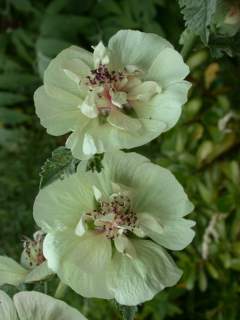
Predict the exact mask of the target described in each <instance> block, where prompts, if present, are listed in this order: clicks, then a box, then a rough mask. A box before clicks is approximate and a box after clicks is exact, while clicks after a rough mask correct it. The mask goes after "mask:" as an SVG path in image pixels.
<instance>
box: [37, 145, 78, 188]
mask: <svg viewBox="0 0 240 320" xmlns="http://www.w3.org/2000/svg"><path fill="white" fill-rule="evenodd" d="M79 162H80V161H79V160H78V159H75V158H73V156H72V153H71V151H70V150H68V149H66V148H65V147H58V148H57V149H55V150H54V151H53V152H52V156H51V158H50V159H47V160H46V162H45V163H44V165H43V166H42V168H41V171H40V188H43V187H45V186H47V185H48V184H50V183H52V182H53V181H55V180H57V179H64V177H65V176H68V175H70V174H73V173H74V172H76V169H77V165H78V164H79Z"/></svg>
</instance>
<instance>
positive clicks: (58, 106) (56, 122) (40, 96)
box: [34, 86, 89, 136]
mask: <svg viewBox="0 0 240 320" xmlns="http://www.w3.org/2000/svg"><path fill="white" fill-rule="evenodd" d="M52 90H53V89H52ZM57 95H58V99H57V98H56V97H52V96H49V95H48V94H47V93H46V90H45V88H44V87H43V86H42V87H40V88H38V89H37V90H36V91H35V93H34V102H35V107H36V113H37V115H38V117H39V118H40V121H41V124H42V125H43V126H44V127H45V128H46V129H47V132H48V133H49V134H52V135H55V136H58V135H62V134H65V133H67V132H69V131H73V130H76V129H77V128H79V127H82V126H84V125H86V123H87V122H88V121H89V119H88V118H87V117H86V116H84V115H83V114H82V113H81V111H80V110H79V108H78V105H77V104H76V99H73V100H71V99H68V102H67V101H63V99H62V98H61V99H60V98H59V93H57V92H56V96H57ZM78 101H79V104H81V103H82V101H81V100H80V99H79V100H78Z"/></svg>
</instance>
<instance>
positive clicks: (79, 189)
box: [33, 173, 95, 232]
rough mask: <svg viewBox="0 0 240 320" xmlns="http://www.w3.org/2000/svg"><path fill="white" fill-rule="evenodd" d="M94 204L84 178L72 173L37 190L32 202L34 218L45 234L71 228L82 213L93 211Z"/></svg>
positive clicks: (90, 189)
mask: <svg viewBox="0 0 240 320" xmlns="http://www.w3.org/2000/svg"><path fill="white" fill-rule="evenodd" d="M94 201H95V200H94V195H93V191H92V186H91V185H90V184H89V183H88V180H87V176H86V175H84V174H82V173H78V174H73V175H71V176H69V177H65V178H64V180H57V181H55V182H53V183H52V184H50V185H48V186H46V187H45V188H43V189H41V190H40V192H39V194H38V195H37V197H36V199H35V202H34V207H33V216H34V219H35V221H36V223H37V225H38V226H40V227H41V228H42V229H43V230H44V231H46V232H50V231H52V230H64V229H66V228H68V227H71V228H73V229H74V228H75V227H76V225H77V223H78V222H79V219H80V217H81V214H83V213H85V212H89V211H91V210H93V208H94V206H95V203H94Z"/></svg>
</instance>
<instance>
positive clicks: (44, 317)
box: [0, 290, 86, 320]
mask: <svg viewBox="0 0 240 320" xmlns="http://www.w3.org/2000/svg"><path fill="white" fill-rule="evenodd" d="M0 320H86V318H85V317H84V316H83V315H82V314H81V313H80V312H79V311H77V310H76V309H74V308H72V307H70V306H69V305H67V304H66V303H65V302H63V301H60V300H57V299H54V298H52V297H49V296H47V295H45V294H43V293H40V292H36V291H26V292H19V293H17V294H15V296H14V297H13V300H12V299H11V298H10V297H9V296H8V295H7V294H6V293H5V292H4V291H1V290H0Z"/></svg>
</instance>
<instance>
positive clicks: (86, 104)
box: [79, 94, 98, 119]
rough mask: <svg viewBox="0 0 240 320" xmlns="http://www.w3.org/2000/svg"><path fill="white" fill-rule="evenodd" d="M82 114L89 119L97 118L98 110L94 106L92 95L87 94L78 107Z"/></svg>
mask: <svg viewBox="0 0 240 320" xmlns="http://www.w3.org/2000/svg"><path fill="white" fill-rule="evenodd" d="M79 109H80V110H81V111H82V113H83V114H84V115H85V116H86V117H88V118H90V119H94V118H96V117H97V116H98V110H97V107H96V104H95V98H94V95H93V94H88V95H87V97H86V99H85V100H84V101H83V103H82V104H81V105H80V106H79Z"/></svg>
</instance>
